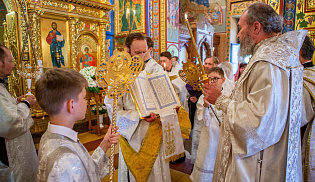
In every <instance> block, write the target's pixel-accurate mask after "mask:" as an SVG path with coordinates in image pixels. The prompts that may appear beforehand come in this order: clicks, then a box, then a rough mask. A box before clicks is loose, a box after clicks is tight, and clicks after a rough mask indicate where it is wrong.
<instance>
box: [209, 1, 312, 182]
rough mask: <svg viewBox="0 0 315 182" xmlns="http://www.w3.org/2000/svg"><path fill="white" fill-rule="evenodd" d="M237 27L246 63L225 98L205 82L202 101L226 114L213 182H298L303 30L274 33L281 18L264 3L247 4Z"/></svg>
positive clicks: (278, 30) (280, 29) (280, 26)
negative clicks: (246, 59)
mask: <svg viewBox="0 0 315 182" xmlns="http://www.w3.org/2000/svg"><path fill="white" fill-rule="evenodd" d="M258 15H259V16H258ZM262 22H263V23H262ZM238 25H239V27H240V32H239V34H238V38H240V43H241V48H240V55H241V56H242V57H245V56H246V55H249V54H252V58H251V59H250V61H249V64H248V65H247V67H246V68H245V70H244V72H243V73H242V75H241V77H240V79H239V80H238V82H237V83H236V85H235V88H234V90H233V92H232V94H231V96H227V95H223V94H221V92H220V90H218V89H216V88H215V87H214V86H213V85H211V84H205V91H204V94H205V98H206V100H207V101H208V102H210V103H211V104H215V107H216V109H218V110H222V111H223V112H224V113H225V114H226V117H225V119H224V120H223V122H222V125H221V127H220V142H219V148H218V152H217V157H216V163H215V168H214V175H213V181H302V179H303V178H302V168H301V147H300V129H299V126H300V123H301V100H302V69H303V68H302V65H301V64H300V63H299V60H298V53H299V50H300V47H301V45H302V42H303V40H304V37H305V35H306V32H307V31H306V30H299V31H291V32H288V33H285V34H283V35H278V33H280V32H281V31H282V18H281V17H280V16H279V15H278V14H277V13H276V12H275V11H274V9H273V8H272V7H270V6H269V5H267V4H264V3H254V4H252V5H250V6H249V8H248V9H247V10H246V11H245V12H244V13H243V15H242V16H241V18H240V21H239V23H238ZM269 25H270V26H269ZM271 25H272V26H271Z"/></svg>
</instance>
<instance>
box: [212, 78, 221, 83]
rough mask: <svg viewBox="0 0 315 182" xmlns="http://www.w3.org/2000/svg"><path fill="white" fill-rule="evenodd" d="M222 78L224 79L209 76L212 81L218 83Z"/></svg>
mask: <svg viewBox="0 0 315 182" xmlns="http://www.w3.org/2000/svg"><path fill="white" fill-rule="evenodd" d="M220 79H222V78H219V77H211V78H209V80H210V83H217V82H218V80H220Z"/></svg>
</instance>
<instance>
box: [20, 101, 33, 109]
mask: <svg viewBox="0 0 315 182" xmlns="http://www.w3.org/2000/svg"><path fill="white" fill-rule="evenodd" d="M22 103H24V104H26V105H27V107H28V108H30V107H31V105H30V103H29V102H28V101H27V100H23V101H22Z"/></svg>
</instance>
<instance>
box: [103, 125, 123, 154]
mask: <svg viewBox="0 0 315 182" xmlns="http://www.w3.org/2000/svg"><path fill="white" fill-rule="evenodd" d="M118 129H119V126H116V128H115V132H116V133H115V134H111V131H112V125H109V128H108V130H107V133H106V135H105V136H104V139H103V141H102V142H101V144H100V147H101V148H102V149H103V150H104V152H106V151H107V150H108V149H109V148H110V145H111V144H117V143H118V142H119V135H120V133H119V132H117V130H118Z"/></svg>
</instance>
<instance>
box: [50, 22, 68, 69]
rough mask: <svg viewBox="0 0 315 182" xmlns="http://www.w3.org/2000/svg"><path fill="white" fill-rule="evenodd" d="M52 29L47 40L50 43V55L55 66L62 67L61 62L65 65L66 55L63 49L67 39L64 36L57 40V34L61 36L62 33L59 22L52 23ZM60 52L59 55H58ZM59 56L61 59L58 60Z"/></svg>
mask: <svg viewBox="0 0 315 182" xmlns="http://www.w3.org/2000/svg"><path fill="white" fill-rule="evenodd" d="M51 28H52V30H51V31H50V32H49V33H48V35H47V37H46V42H47V43H48V44H49V45H50V55H51V61H52V63H53V66H54V67H57V68H60V67H61V64H62V65H63V66H64V65H65V63H64V57H63V55H62V51H61V49H62V48H63V46H64V45H65V40H64V38H63V37H62V40H57V36H61V33H60V32H59V31H58V30H57V23H56V22H52V23H51ZM58 54H59V55H58ZM56 55H57V56H60V57H59V61H58V60H57V57H56Z"/></svg>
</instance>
